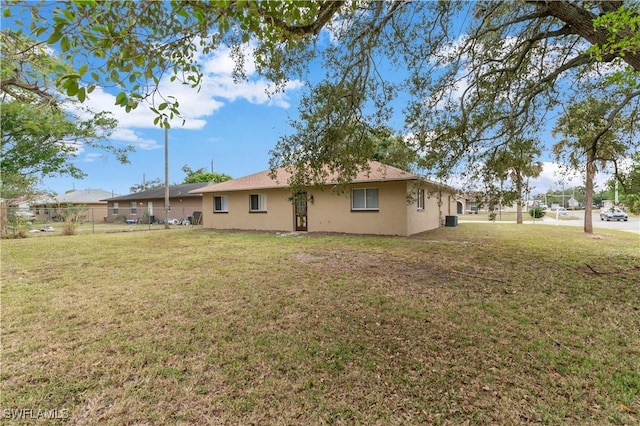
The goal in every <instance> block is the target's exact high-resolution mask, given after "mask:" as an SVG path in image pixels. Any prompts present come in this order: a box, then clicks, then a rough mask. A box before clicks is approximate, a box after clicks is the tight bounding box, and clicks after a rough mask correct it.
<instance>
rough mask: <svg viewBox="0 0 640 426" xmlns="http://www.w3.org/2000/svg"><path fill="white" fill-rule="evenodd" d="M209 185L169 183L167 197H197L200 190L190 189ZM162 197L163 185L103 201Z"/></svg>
mask: <svg viewBox="0 0 640 426" xmlns="http://www.w3.org/2000/svg"><path fill="white" fill-rule="evenodd" d="M207 185H209V184H208V183H206V182H205V183H202V182H201V183H184V184H182V185H169V198H177V197H189V198H193V197H199V196H200V195H199V194H200V192H192V193H190V191H192V190H195V189H198V188H202V187H205V186H207ZM158 198H164V186H161V187H159V188H153V189H147V190H146V191H141V192H134V193H132V194H127V195H121V196H119V197H112V198H107V199H105V200H103V201H126V200H155V199H158Z"/></svg>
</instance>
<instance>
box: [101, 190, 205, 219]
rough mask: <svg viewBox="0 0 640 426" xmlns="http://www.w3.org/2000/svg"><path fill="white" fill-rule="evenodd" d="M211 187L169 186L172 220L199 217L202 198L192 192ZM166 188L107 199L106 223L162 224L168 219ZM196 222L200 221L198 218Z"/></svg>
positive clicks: (170, 216)
mask: <svg viewBox="0 0 640 426" xmlns="http://www.w3.org/2000/svg"><path fill="white" fill-rule="evenodd" d="M207 185H209V184H208V183H206V182H204V183H185V184H181V185H169V218H168V219H174V220H179V219H187V218H192V219H193V216H194V212H197V213H196V216H199V212H201V211H202V195H201V194H199V193H191V192H190V191H192V190H196V189H199V188H202V187H205V186H207ZM164 200H165V187H164V186H161V187H158V188H153V189H147V190H146V191H140V192H134V193H132V194H127V195H121V196H119V197H111V198H107V199H105V200H103V201H105V202H106V203H107V204H108V213H107V214H105V218H106V221H108V222H113V221H114V220H129V221H131V220H135V221H140V222H143V223H149V220H151V223H155V222H163V221H165V220H166V219H167V218H165V206H164ZM195 219H196V222H197V220H198V218H197V217H196V218H195Z"/></svg>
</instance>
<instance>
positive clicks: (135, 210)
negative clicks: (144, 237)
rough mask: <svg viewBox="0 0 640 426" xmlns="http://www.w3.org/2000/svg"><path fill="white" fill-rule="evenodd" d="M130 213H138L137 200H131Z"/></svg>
mask: <svg viewBox="0 0 640 426" xmlns="http://www.w3.org/2000/svg"><path fill="white" fill-rule="evenodd" d="M129 213H131V214H138V204H137V203H136V202H135V201H132V202H131V207H130V209H129Z"/></svg>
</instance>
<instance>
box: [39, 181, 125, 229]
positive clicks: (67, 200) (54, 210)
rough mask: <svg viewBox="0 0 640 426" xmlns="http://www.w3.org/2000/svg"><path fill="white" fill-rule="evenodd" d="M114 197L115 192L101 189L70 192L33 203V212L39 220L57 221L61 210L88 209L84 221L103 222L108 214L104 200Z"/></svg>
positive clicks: (42, 198)
mask: <svg viewBox="0 0 640 426" xmlns="http://www.w3.org/2000/svg"><path fill="white" fill-rule="evenodd" d="M106 197H113V192H109V191H103V190H101V189H83V190H78V191H70V192H67V193H64V194H61V195H58V196H55V197H49V196H46V197H41V198H39V199H36V200H34V201H33V203H32V210H33V212H34V213H35V215H36V218H37V219H38V220H57V219H59V218H60V217H61V216H60V213H61V209H64V208H69V207H77V208H82V209H85V208H86V213H85V214H84V220H88V221H96V222H98V221H101V220H103V219H104V216H105V215H106V214H107V203H106V201H102V199H103V198H106Z"/></svg>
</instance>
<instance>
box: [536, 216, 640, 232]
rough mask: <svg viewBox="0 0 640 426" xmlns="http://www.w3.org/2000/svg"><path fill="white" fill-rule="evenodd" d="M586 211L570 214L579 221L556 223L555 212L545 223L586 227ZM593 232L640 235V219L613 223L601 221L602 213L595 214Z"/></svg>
mask: <svg viewBox="0 0 640 426" xmlns="http://www.w3.org/2000/svg"><path fill="white" fill-rule="evenodd" d="M584 213H585V212H584V210H576V211H574V212H571V211H570V212H569V214H570V215H571V216H576V217H579V218H580V219H579V220H558V221H557V222H556V215H555V212H549V213H547V216H545V223H547V222H549V223H553V224H554V225H555V224H556V223H557V224H559V225H567V226H584ZM592 217H593V219H592V220H593V230H594V231H595V230H598V229H619V230H621V231H629V232H635V233H637V234H640V218H637V217H629V220H628V221H627V222H623V221H620V222H617V221H611V222H607V221H606V220H600V212H599V211H598V212H596V213H593V216H592Z"/></svg>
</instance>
